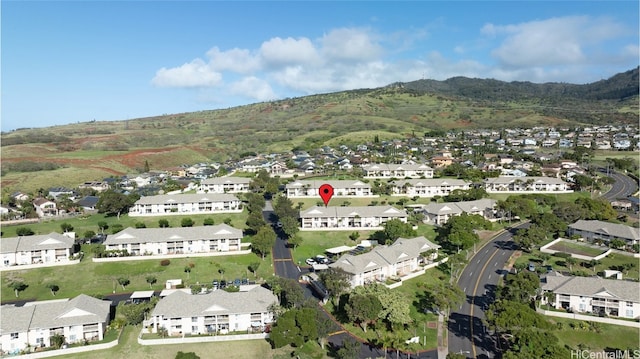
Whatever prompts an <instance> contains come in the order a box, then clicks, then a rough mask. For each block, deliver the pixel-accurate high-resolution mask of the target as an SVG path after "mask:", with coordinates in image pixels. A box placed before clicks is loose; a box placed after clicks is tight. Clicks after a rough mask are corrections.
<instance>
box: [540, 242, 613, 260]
mask: <svg viewBox="0 0 640 359" xmlns="http://www.w3.org/2000/svg"><path fill="white" fill-rule="evenodd" d="M559 242H568V243H574V242H572V241H569V240H567V239H564V238H558V239H556V240H553V241H551V242H549V243H547V244H545V245H544V246H542V247H540V252H542V253H549V254H555V253H558V252H561V251H556V250H555V249H549V247H552V246H553V245H554V244H556V243H559ZM580 245H584V246H585V247H586V248H597V249H602V248H600V247H598V246H592V245H588V244H580ZM611 251H612V250H611V249H608V250H606V251H605V252H604V253H602V254H599V255H597V256H595V257H590V256H584V255H581V254H575V253H571V252H569V251H567V252H566V253H569V254H571V256H572V257H573V258H576V259H581V260H583V261H590V260H592V259H593V260H597V261H598V260H600V259H602V258H604V257H606V256H608V255H609V254H610V253H611Z"/></svg>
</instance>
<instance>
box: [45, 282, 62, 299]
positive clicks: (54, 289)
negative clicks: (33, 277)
mask: <svg viewBox="0 0 640 359" xmlns="http://www.w3.org/2000/svg"><path fill="white" fill-rule="evenodd" d="M47 288H49V290H50V291H51V295H53V296H54V297H55V296H56V293H57V292H58V291H59V290H60V286H58V285H57V284H55V283H49V284H47Z"/></svg>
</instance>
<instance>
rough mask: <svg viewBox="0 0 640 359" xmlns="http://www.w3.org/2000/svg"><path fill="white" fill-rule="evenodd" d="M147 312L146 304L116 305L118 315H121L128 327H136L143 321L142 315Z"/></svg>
mask: <svg viewBox="0 0 640 359" xmlns="http://www.w3.org/2000/svg"><path fill="white" fill-rule="evenodd" d="M148 311H149V307H148V303H139V304H125V303H124V302H120V304H118V313H120V314H122V315H123V316H124V318H125V320H126V322H127V324H129V325H138V324H140V323H142V321H143V320H144V314H145V313H146V312H148Z"/></svg>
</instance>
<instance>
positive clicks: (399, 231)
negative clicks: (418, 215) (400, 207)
mask: <svg viewBox="0 0 640 359" xmlns="http://www.w3.org/2000/svg"><path fill="white" fill-rule="evenodd" d="M383 227H384V228H383V230H382V232H383V233H384V240H385V242H387V241H390V242H395V241H396V240H397V239H398V238H400V237H403V238H411V237H415V236H416V231H415V230H414V229H413V227H412V226H411V224H410V223H404V222H402V221H401V220H399V219H397V218H394V219H390V220H388V221H386V222H385V223H384V225H383Z"/></svg>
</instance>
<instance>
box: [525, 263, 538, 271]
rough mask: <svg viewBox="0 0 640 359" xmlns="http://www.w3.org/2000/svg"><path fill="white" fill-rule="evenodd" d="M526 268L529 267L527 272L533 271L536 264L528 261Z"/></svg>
mask: <svg viewBox="0 0 640 359" xmlns="http://www.w3.org/2000/svg"><path fill="white" fill-rule="evenodd" d="M527 269H529V272H535V271H536V266H535V265H534V264H533V263H529V267H528V268H527Z"/></svg>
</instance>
